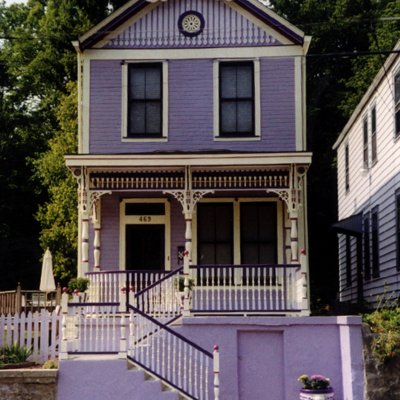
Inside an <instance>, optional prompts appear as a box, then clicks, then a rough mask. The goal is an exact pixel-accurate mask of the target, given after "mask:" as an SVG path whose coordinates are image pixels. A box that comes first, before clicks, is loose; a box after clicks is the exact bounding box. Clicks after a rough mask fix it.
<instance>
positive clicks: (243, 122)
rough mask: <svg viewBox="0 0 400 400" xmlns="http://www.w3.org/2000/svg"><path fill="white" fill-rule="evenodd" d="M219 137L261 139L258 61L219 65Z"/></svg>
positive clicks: (216, 132)
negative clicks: (259, 137)
mask: <svg viewBox="0 0 400 400" xmlns="http://www.w3.org/2000/svg"><path fill="white" fill-rule="evenodd" d="M216 67H217V68H218V70H216V71H215V75H216V78H217V79H218V86H217V87H218V89H217V90H216V93H215V94H216V97H215V100H216V104H217V107H218V111H217V115H216V117H215V120H214V122H215V124H214V125H215V136H216V137H219V138H229V139H234V138H244V139H246V138H252V137H253V138H254V137H258V136H260V127H259V118H260V112H259V109H260V99H259V97H260V96H259V79H260V77H259V63H258V61H254V62H253V61H237V62H219V63H217V64H216Z"/></svg>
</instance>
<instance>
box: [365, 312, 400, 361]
mask: <svg viewBox="0 0 400 400" xmlns="http://www.w3.org/2000/svg"><path fill="white" fill-rule="evenodd" d="M363 319H364V322H366V323H367V324H368V325H369V326H370V328H371V331H372V332H374V333H375V337H374V339H373V340H372V350H373V352H374V353H375V355H376V356H377V358H378V359H379V360H381V361H382V362H385V361H387V360H389V359H391V358H394V357H396V356H398V355H400V307H394V308H391V309H390V308H382V309H377V310H376V311H374V312H372V313H371V314H366V315H364V316H363Z"/></svg>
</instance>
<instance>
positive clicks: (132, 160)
mask: <svg viewBox="0 0 400 400" xmlns="http://www.w3.org/2000/svg"><path fill="white" fill-rule="evenodd" d="M311 157H312V153H309V152H301V153H296V152H288V153H253V154H248V153H243V154H240V153H237V154H145V155H144V154H130V155H128V154H104V155H68V156H65V160H66V164H67V166H68V167H81V166H86V167H99V168H101V167H106V168H112V167H136V166H137V167H145V166H154V167H156V166H159V167H168V166H174V167H180V166H182V167H183V166H194V167H195V166H206V165H209V166H239V165H240V166H244V165H246V166H279V165H291V164H307V165H308V164H310V163H311Z"/></svg>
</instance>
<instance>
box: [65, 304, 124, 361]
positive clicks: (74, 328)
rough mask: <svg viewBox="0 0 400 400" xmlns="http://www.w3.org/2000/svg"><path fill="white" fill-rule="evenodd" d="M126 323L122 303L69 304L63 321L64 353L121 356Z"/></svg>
mask: <svg viewBox="0 0 400 400" xmlns="http://www.w3.org/2000/svg"><path fill="white" fill-rule="evenodd" d="M127 323H128V321H127V318H125V315H124V314H121V313H120V312H119V303H69V304H68V313H66V314H64V318H63V342H64V344H65V348H64V349H63V351H64V352H65V353H76V354H85V353H88V354H96V353H101V354H106V353H110V354H111V353H118V352H120V350H121V338H123V336H124V333H123V332H125V331H126V328H127Z"/></svg>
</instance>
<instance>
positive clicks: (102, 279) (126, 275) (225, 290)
mask: <svg viewBox="0 0 400 400" xmlns="http://www.w3.org/2000/svg"><path fill="white" fill-rule="evenodd" d="M304 258H305V257H304V256H303V257H301V260H302V261H304ZM86 277H87V278H88V279H89V282H90V284H89V290H88V294H87V301H88V302H93V303H108V304H111V303H113V304H119V309H120V311H127V310H128V307H129V304H131V305H137V306H142V309H143V310H144V311H146V312H149V310H150V308H151V310H153V311H152V312H155V313H157V314H160V313H163V312H166V313H168V312H169V311H170V310H172V309H175V308H176V307H177V306H178V307H180V308H181V310H182V312H185V315H206V314H207V315H217V314H219V315H221V314H236V315H252V314H255V315H307V314H308V309H307V302H306V298H307V296H306V289H307V285H306V279H305V274H303V273H302V268H301V264H300V263H299V264H285V265H267V264H264V265H263V264H259V265H191V266H190V267H189V274H188V275H185V274H184V267H180V268H177V269H176V270H174V271H172V272H165V271H135V270H128V271H102V272H89V273H87V274H86ZM185 278H186V280H187V282H186V283H187V287H186V293H185ZM185 300H186V302H185ZM144 304H145V305H144Z"/></svg>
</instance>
